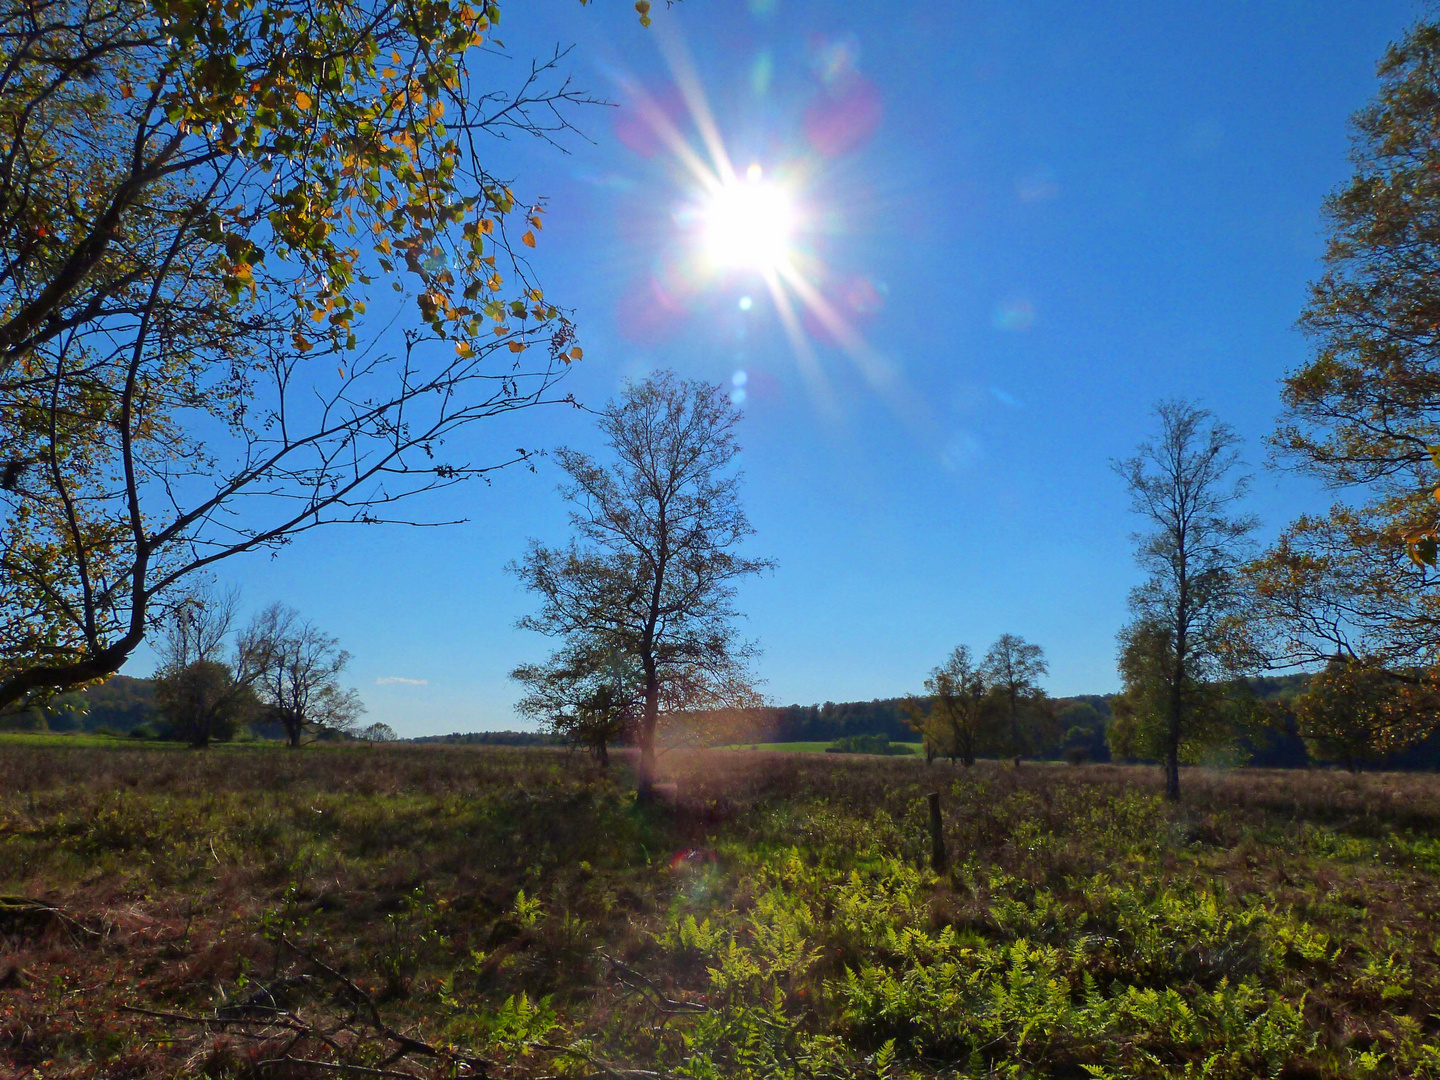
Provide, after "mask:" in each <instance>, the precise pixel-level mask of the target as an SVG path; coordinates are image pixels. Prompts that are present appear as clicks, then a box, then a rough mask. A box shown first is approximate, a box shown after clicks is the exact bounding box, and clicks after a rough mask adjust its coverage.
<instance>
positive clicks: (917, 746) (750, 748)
mask: <svg viewBox="0 0 1440 1080" xmlns="http://www.w3.org/2000/svg"><path fill="white" fill-rule="evenodd" d="M832 745H834V744H833V742H777V743H732V744H730V745H728V746H717V747H715V749H716V750H744V751H747V752H755V753H769V754H824V753H827V752H828V751H829V749H830V747H831V746H832ZM890 745H891V746H904V747H908V748H909V750H910V753H912V754H918V753H920V752H921V750H922V749H923V746H922V744H921V743H918V742H916V743H908V742H892V743H891V744H890ZM877 756H878V755H877Z"/></svg>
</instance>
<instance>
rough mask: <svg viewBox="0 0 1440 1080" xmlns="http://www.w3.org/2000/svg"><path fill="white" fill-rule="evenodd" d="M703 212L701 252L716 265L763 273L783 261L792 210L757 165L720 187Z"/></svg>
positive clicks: (792, 222) (792, 224)
mask: <svg viewBox="0 0 1440 1080" xmlns="http://www.w3.org/2000/svg"><path fill="white" fill-rule="evenodd" d="M704 213H705V249H706V251H707V252H709V254H710V257H711V258H712V259H714V260H715V262H716V263H718V264H719V265H720V266H725V267H732V268H736V269H741V268H745V269H751V270H760V271H768V270H774V269H775V268H776V267H777V266H778V265H780V264H781V263H782V262H784V261H785V257H786V254H787V252H788V251H789V247H790V238H791V234H792V233H793V232H794V230H795V209H794V207H793V206H792V204H791V202H790V196H789V195H788V194H787V193H786V192H785V190H784V189H783V188H781V187H778V186H776V185H775V184H772V183H768V182H767V181H765V180H764V179H763V177H762V176H761V174H760V168H759V166H756V165H752V166H750V168H749V170H748V171H747V173H746V176H745V179H744V180H738V179H737V180H733V181H731V182H730V183H727V184H723V185H722V186H721V187H720V189H719V190H718V191H716V192H715V193H714V195H712V196H711V198H710V202H709V205H707V206H706V208H705V211H704Z"/></svg>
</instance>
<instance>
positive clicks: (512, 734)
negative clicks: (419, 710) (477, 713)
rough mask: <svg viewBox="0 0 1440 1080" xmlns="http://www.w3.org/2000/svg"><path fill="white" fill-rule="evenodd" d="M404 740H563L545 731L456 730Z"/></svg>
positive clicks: (534, 742) (486, 742)
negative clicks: (446, 733)
mask: <svg viewBox="0 0 1440 1080" xmlns="http://www.w3.org/2000/svg"><path fill="white" fill-rule="evenodd" d="M406 741H407V742H412V743H425V744H432V745H433V744H440V745H444V746H563V745H564V742H565V740H564V739H563V738H562V737H561V736H559V735H553V734H551V733H550V732H546V731H464V732H461V731H456V732H452V733H451V734H449V735H420V736H418V737H416V738H413V739H408V740H406Z"/></svg>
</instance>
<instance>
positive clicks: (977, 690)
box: [909, 645, 997, 769]
mask: <svg viewBox="0 0 1440 1080" xmlns="http://www.w3.org/2000/svg"><path fill="white" fill-rule="evenodd" d="M925 690H926V692H927V693H928V694H929V695H930V705H929V709H928V711H927V710H925V709H923V707H922V706H920V705H919V703H918V702H915V701H912V702H910V703H909V712H910V716H911V720H912V723H913V724H915V726H917V727H918V728H919V730H920V734H921V736H922V738H923V739H924V743H925V753H926V760H927V761H928V760H930V759H931V758H933V757H934V756H937V755H938V756H940V757H948V758H949V759H950V763H951V764H952V765H953V764H954V763H955V762H956V760H957V759H958V760H959V761H960V763H961V764H962V765H964V766H965V767H966V768H967V769H968V768H969V767H970V766H972V765H974V764H975V758H976V757H977V756H979V755H980V754H981V753H983V752H984V751H985V750H988V749H990V748H991V747H992V746H994V745H995V742H996V735H997V732H996V723H995V721H996V719H997V711H996V709H995V707H994V706H995V701H994V700H993V698H992V696H991V695H990V686H989V684H988V683H987V682H986V677H985V673H984V671H983V670H982V669H981V667H980V666H979V665H977V664H976V663H975V661H974V660H973V659H972V658H971V655H970V649H969V648H968V647H967V646H965V645H957V646H956V647H955V650H954V651H953V652H952V653H951V654H950V656H949V657H948V658H947V659H946V661H945V663H943V664H941V665H940V666H939V667H937V668H936V669H935V670H934V671H932V672H931V673H930V676H929V678H927V679H926V680H925Z"/></svg>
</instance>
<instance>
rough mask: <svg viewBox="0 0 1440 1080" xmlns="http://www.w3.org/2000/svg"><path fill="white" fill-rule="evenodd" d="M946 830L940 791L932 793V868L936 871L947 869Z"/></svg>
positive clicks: (940, 871) (941, 871)
mask: <svg viewBox="0 0 1440 1080" xmlns="http://www.w3.org/2000/svg"><path fill="white" fill-rule="evenodd" d="M945 862H946V859H945V830H944V821H943V819H942V818H941V817H940V793H939V792H938V791H932V792H931V793H930V869H931V870H934V871H935V873H937V874H939V873H943V872H944V870H945Z"/></svg>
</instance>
